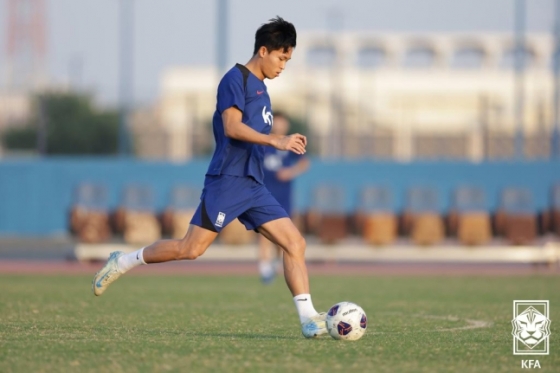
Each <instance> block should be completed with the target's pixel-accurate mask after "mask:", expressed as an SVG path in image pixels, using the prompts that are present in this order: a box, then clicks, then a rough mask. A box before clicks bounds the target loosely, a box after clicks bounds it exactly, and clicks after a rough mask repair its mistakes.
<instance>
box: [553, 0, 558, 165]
mask: <svg viewBox="0 0 560 373" xmlns="http://www.w3.org/2000/svg"><path fill="white" fill-rule="evenodd" d="M555 13H556V20H555V21H556V22H555V25H554V26H555V27H554V28H555V29H554V52H553V53H554V57H553V63H554V65H553V69H554V70H553V71H554V102H553V103H552V113H553V118H554V119H553V120H554V123H553V126H554V127H553V129H552V144H551V145H552V147H551V155H552V158H555V159H557V160H560V0H556V9H555Z"/></svg>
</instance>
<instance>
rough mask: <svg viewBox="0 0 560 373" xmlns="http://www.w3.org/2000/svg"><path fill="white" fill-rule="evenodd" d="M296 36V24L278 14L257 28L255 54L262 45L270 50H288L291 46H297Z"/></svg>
mask: <svg viewBox="0 0 560 373" xmlns="http://www.w3.org/2000/svg"><path fill="white" fill-rule="evenodd" d="M296 38H297V34H296V28H295V27H294V25H293V24H291V23H290V22H288V21H286V20H284V19H283V18H282V17H280V16H276V18H272V19H271V20H269V22H268V23H265V24H263V25H262V26H261V27H259V29H258V30H257V32H256V34H255V49H254V51H253V55H255V54H257V52H258V51H259V49H260V48H261V47H266V49H267V50H268V51H269V52H271V51H275V50H279V49H282V51H283V52H286V51H287V50H288V49H289V48H290V47H291V48H295V47H296Z"/></svg>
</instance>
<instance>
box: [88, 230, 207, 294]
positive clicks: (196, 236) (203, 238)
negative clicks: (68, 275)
mask: <svg viewBox="0 0 560 373" xmlns="http://www.w3.org/2000/svg"><path fill="white" fill-rule="evenodd" d="M217 235H218V233H216V232H213V231H210V230H207V229H204V228H201V227H199V226H196V225H191V226H190V227H189V230H188V232H187V234H186V235H185V237H183V239H181V240H159V241H156V242H154V243H153V244H151V245H149V246H146V247H145V248H142V249H140V250H137V251H135V252H132V253H129V254H125V253H123V252H121V251H116V252H113V253H111V255H110V256H109V260H108V261H107V263H106V264H105V266H104V267H103V268H101V270H100V271H99V272H97V273H96V274H95V277H94V278H93V283H92V288H93V293H94V294H95V295H101V294H103V292H104V291H105V290H106V289H107V288H108V287H109V285H110V284H111V283H113V282H114V281H115V280H117V279H118V278H119V277H120V276H121V275H123V274H124V273H126V272H127V271H129V270H130V269H132V268H134V267H136V266H138V265H141V264H148V263H162V262H169V261H173V260H183V259H187V260H193V259H196V258H198V257H199V256H201V255H202V254H204V252H205V251H206V249H208V247H209V246H210V244H212V242H213V241H214V240H215V239H216V236H217Z"/></svg>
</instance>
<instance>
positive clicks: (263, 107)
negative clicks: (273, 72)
mask: <svg viewBox="0 0 560 373" xmlns="http://www.w3.org/2000/svg"><path fill="white" fill-rule="evenodd" d="M244 74H245V76H246V78H244V77H243V75H244ZM231 107H236V108H238V109H239V110H241V111H242V112H243V117H242V122H243V123H245V124H246V125H248V126H249V127H251V128H252V129H254V130H255V131H257V132H260V133H263V134H266V135H268V134H269V133H270V128H271V127H272V107H271V104H270V97H269V96H268V92H267V90H266V85H265V84H264V82H263V81H262V80H260V79H259V78H257V77H256V76H255V75H254V74H252V73H251V72H250V71H249V70H248V69H247V68H246V67H245V66H243V65H239V64H237V65H236V66H234V67H233V68H232V69H231V70H229V71H228V72H227V73H226V74H225V75H224V77H223V78H222V80H221V81H220V84H219V85H218V94H217V104H216V111H215V112H214V117H213V119H212V127H213V130H214V139H215V140H216V149H215V150H214V155H213V156H212V161H211V162H210V166H209V167H208V172H207V173H206V175H210V176H212V175H213V176H218V175H230V176H239V177H246V176H248V177H252V178H253V179H255V180H256V181H257V182H258V183H260V184H263V177H264V175H263V157H264V148H265V146H262V145H257V144H253V143H249V142H245V141H239V140H234V139H230V138H228V137H226V136H225V130H224V123H223V120H222V113H223V112H224V111H225V110H226V109H229V108H231Z"/></svg>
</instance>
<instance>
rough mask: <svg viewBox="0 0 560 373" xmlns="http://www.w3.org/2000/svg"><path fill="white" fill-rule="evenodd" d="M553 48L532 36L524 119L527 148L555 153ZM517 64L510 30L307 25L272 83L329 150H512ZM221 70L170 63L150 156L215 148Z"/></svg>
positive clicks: (182, 155)
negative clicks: (159, 139) (329, 29)
mask: <svg viewBox="0 0 560 373" xmlns="http://www.w3.org/2000/svg"><path fill="white" fill-rule="evenodd" d="M552 55H553V39H552V37H551V36H549V35H546V34H528V35H527V37H526V53H525V56H526V61H527V63H526V69H525V74H524V79H523V81H524V83H523V84H524V87H525V88H524V100H525V105H524V110H523V120H522V121H521V123H522V125H523V132H524V134H525V139H526V144H525V151H526V154H527V155H528V156H529V157H540V156H542V157H544V156H546V155H547V154H548V152H549V145H550V144H549V142H550V141H549V140H548V137H549V135H550V132H551V126H552V107H553V106H552V97H553V74H552V69H551V68H552ZM239 62H240V63H245V62H246V61H239ZM513 64H514V40H513V39H512V36H511V35H508V34H494V33H476V34H473V33H470V34H458V33H457V34H440V33H438V34H435V33H423V34H402V33H398V34H397V33H371V34H366V33H351V32H345V33H336V34H327V33H324V32H323V33H305V34H300V35H299V36H298V45H297V48H296V50H295V52H294V55H293V58H292V61H290V63H289V64H288V66H287V69H286V70H285V72H284V73H283V74H282V76H281V77H280V78H279V79H276V80H273V81H267V85H268V87H269V93H270V95H271V98H272V103H273V108H274V109H281V110H283V111H285V112H287V113H288V114H291V115H292V116H293V117H294V118H297V119H299V120H300V121H304V122H306V123H307V125H308V126H309V135H310V140H311V145H312V146H314V149H315V150H316V152H317V153H319V154H320V155H321V156H324V157H328V156H340V155H344V156H346V157H363V156H366V157H376V158H385V159H396V160H401V161H408V160H411V159H413V158H418V157H420V158H438V157H446V158H459V159H470V160H474V161H477V160H481V159H483V158H485V157H498V158H499V157H510V156H513V136H514V133H515V130H516V125H517V123H518V121H516V116H515V113H516V111H515V102H516V101H515V84H516V83H515V82H516V80H515V74H514V68H513ZM219 78H220V76H219V75H218V73H217V71H216V70H215V69H214V68H212V67H178V68H170V69H168V70H167V71H165V72H164V74H163V76H162V81H161V92H162V94H161V98H160V100H159V103H158V109H157V118H158V120H157V121H158V122H159V126H158V127H156V128H153V127H152V130H151V131H152V132H154V133H155V132H158V133H160V134H163V135H161V136H163V138H168V141H164V143H165V144H166V146H165V147H164V149H162V151H161V152H159V151H157V150H156V151H152V153H157V154H152V155H154V156H160V157H164V158H170V159H175V160H184V159H188V158H190V157H191V156H193V154H196V153H199V152H201V151H202V150H203V149H205V148H208V147H211V145H212V141H213V139H212V136H211V126H210V125H209V123H210V121H211V116H212V114H213V112H214V107H215V95H216V87H217V84H218V82H219ZM151 123H153V122H151ZM144 128H146V127H144ZM140 132H144V130H143V131H140ZM148 132H150V131H148ZM152 136H153V135H152ZM148 143H149V141H147V142H146V141H144V144H148ZM146 146H147V145H146ZM140 148H141V149H140V151H141V153H144V151H143V150H142V149H143V147H140Z"/></svg>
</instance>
